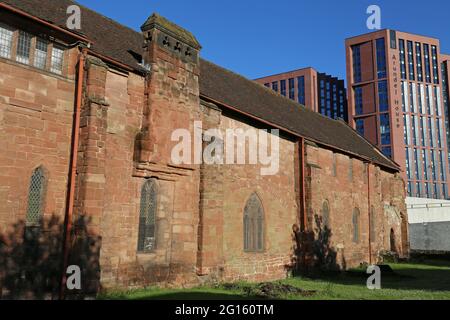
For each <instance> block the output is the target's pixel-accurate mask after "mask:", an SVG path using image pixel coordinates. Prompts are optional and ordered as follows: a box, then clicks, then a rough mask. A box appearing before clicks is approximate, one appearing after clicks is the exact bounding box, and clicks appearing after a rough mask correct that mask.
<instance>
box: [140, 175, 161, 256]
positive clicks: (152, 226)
mask: <svg viewBox="0 0 450 320" xmlns="http://www.w3.org/2000/svg"><path fill="white" fill-rule="evenodd" d="M156 210H157V186H156V183H155V181H154V180H152V179H151V180H147V181H146V182H145V183H144V185H143V186H142V192H141V209H140V213H139V236H138V251H139V252H151V251H153V250H155V247H156Z"/></svg>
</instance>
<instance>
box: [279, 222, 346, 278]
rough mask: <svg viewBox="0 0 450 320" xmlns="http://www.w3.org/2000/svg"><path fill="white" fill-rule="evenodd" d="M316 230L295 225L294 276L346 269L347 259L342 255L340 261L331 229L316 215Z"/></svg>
mask: <svg viewBox="0 0 450 320" xmlns="http://www.w3.org/2000/svg"><path fill="white" fill-rule="evenodd" d="M314 223H315V227H314V231H308V232H306V233H305V232H302V231H300V230H299V228H298V227H297V226H294V228H293V231H294V236H293V238H294V242H295V244H294V247H295V250H294V253H295V254H294V257H293V259H292V263H291V266H290V267H289V268H290V270H288V271H290V272H291V273H292V274H293V276H298V275H305V274H308V273H311V272H316V271H325V272H329V271H341V270H345V269H346V261H345V257H344V255H342V261H341V262H340V263H339V262H338V261H337V260H338V254H337V252H336V251H335V249H334V248H332V247H331V236H332V235H333V233H332V232H331V229H330V228H328V226H327V225H326V224H325V223H324V222H323V219H322V217H320V216H318V215H314Z"/></svg>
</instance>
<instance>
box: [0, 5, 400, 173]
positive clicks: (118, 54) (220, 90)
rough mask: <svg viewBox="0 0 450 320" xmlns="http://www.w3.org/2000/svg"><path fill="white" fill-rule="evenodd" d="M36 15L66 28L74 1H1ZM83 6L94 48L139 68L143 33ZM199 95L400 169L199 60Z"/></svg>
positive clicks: (313, 116) (361, 142)
mask: <svg viewBox="0 0 450 320" xmlns="http://www.w3.org/2000/svg"><path fill="white" fill-rule="evenodd" d="M0 2H3V3H6V4H8V5H11V6H14V7H16V8H18V9H20V10H22V11H25V12H27V13H29V14H31V15H33V16H35V17H38V18H40V19H43V20H46V21H48V22H51V23H54V24H56V25H58V26H62V27H64V26H65V23H66V19H67V14H66V10H67V7H68V6H70V5H72V4H75V2H73V1H70V0H1V1H0ZM80 7H82V19H81V23H82V29H81V30H82V32H83V34H84V36H86V37H87V38H88V39H90V40H92V41H93V46H92V48H91V49H92V50H93V51H95V52H97V53H99V54H102V55H104V56H107V57H109V58H112V59H114V60H117V61H118V62H121V63H123V64H126V65H128V66H130V67H132V68H134V69H136V70H138V69H141V67H140V66H139V63H140V60H139V58H138V57H139V56H140V54H141V53H142V44H143V37H142V34H141V33H140V32H137V31H135V30H132V29H130V28H128V27H126V26H123V25H121V24H119V23H117V22H115V21H113V20H111V19H109V18H107V17H105V16H103V15H101V14H99V13H96V12H94V11H92V10H90V9H88V8H85V7H83V6H81V5H80ZM200 93H201V95H202V96H203V97H205V98H207V99H210V100H212V101H215V102H217V103H218V104H222V106H225V107H226V106H228V107H232V108H234V109H235V110H237V111H240V112H242V113H245V114H247V115H249V116H252V117H255V118H258V119H260V120H262V121H265V122H267V123H270V124H273V125H275V126H277V127H279V128H282V129H285V130H286V131H288V132H290V133H292V134H295V135H298V136H301V137H304V138H307V139H309V140H311V141H314V142H316V143H318V144H323V145H325V146H328V147H330V148H335V149H337V150H341V151H345V152H347V153H350V154H354V155H357V156H360V157H362V158H365V159H370V160H372V161H373V162H375V163H377V164H379V165H382V166H384V167H388V168H391V169H394V170H398V169H399V166H398V165H397V164H396V163H395V162H393V161H392V160H390V159H389V158H387V157H385V156H384V155H383V154H382V153H381V152H380V151H379V150H378V149H377V148H376V147H374V146H373V145H372V144H370V143H369V142H368V141H367V140H365V139H364V138H363V137H361V136H359V135H358V134H357V133H356V132H355V131H354V130H353V129H352V128H350V127H349V126H348V125H347V124H346V123H344V122H343V121H336V120H332V119H329V118H326V117H324V116H322V115H320V114H318V113H315V112H313V111H310V110H308V109H307V108H305V107H303V106H300V105H299V104H297V103H296V102H293V101H291V100H289V99H287V98H285V97H282V96H281V95H279V94H277V93H275V92H273V91H271V90H269V89H267V88H265V87H264V86H262V85H260V84H257V83H255V82H253V81H251V80H248V79H246V78H244V77H242V76H240V75H238V74H235V73H233V72H231V71H228V70H226V69H224V68H221V67H219V66H217V65H215V64H213V63H211V62H208V61H206V60H203V59H201V60H200Z"/></svg>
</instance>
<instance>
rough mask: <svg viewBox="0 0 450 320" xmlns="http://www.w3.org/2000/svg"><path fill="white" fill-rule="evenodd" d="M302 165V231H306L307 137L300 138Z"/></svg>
mask: <svg viewBox="0 0 450 320" xmlns="http://www.w3.org/2000/svg"><path fill="white" fill-rule="evenodd" d="M300 152H301V154H300V165H301V169H300V171H301V177H300V188H301V192H302V196H301V223H302V226H301V230H302V232H304V233H305V232H306V230H307V221H308V218H307V216H306V182H305V139H304V138H301V139H300Z"/></svg>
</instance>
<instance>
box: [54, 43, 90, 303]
mask: <svg viewBox="0 0 450 320" xmlns="http://www.w3.org/2000/svg"><path fill="white" fill-rule="evenodd" d="M86 52H87V49H86V48H83V49H82V50H81V52H80V53H79V58H78V70H77V84H76V92H75V97H76V98H75V99H76V100H75V114H74V127H73V130H72V134H73V135H72V150H71V161H70V162H71V165H70V173H69V186H68V195H67V198H68V201H67V210H66V217H65V226H64V227H65V230H64V238H63V265H62V270H61V284H60V292H59V299H64V296H65V288H66V281H67V277H66V270H67V267H68V263H69V255H70V247H71V240H72V237H71V235H72V225H73V221H72V219H73V206H74V201H75V180H76V171H77V160H78V139H79V134H80V116H81V102H82V98H83V80H84V64H85V55H86Z"/></svg>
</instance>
